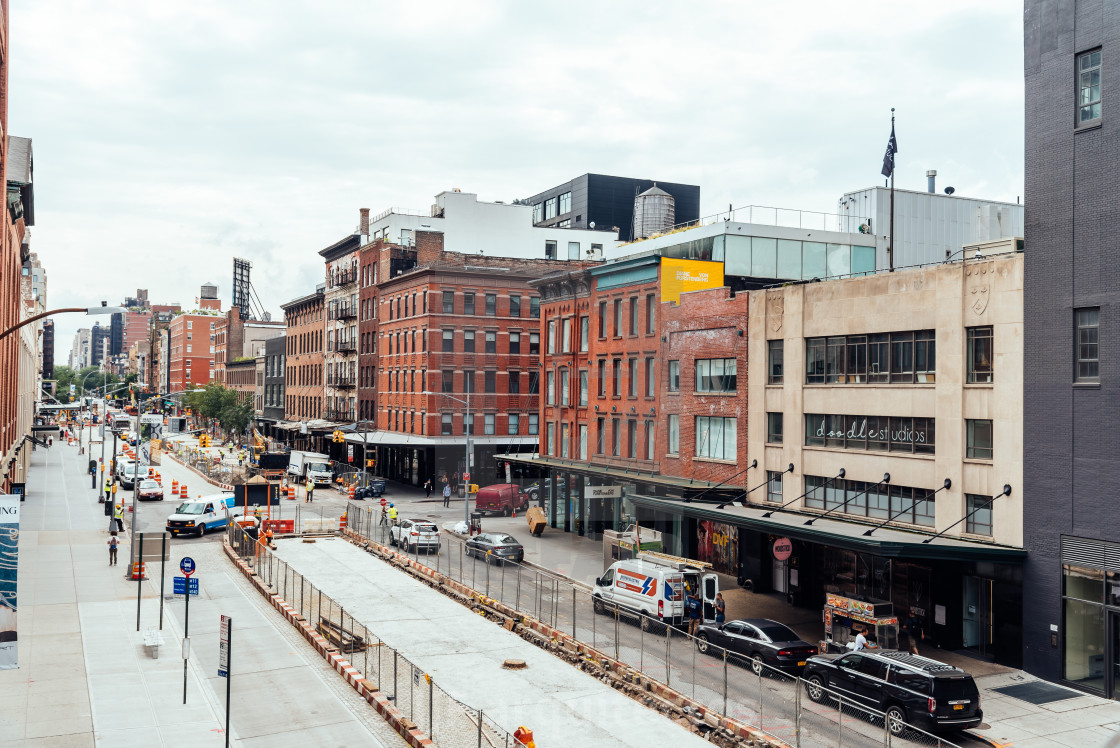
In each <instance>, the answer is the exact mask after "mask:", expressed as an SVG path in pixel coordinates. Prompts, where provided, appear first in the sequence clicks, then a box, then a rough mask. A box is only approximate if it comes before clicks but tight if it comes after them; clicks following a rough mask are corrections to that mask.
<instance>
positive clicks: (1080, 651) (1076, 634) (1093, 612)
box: [1063, 598, 1104, 690]
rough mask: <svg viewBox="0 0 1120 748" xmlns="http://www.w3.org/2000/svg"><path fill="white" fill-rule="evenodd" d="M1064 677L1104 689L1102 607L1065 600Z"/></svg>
mask: <svg viewBox="0 0 1120 748" xmlns="http://www.w3.org/2000/svg"><path fill="white" fill-rule="evenodd" d="M1063 634H1064V638H1065V679H1066V680H1068V681H1072V682H1074V683H1077V684H1078V685H1081V686H1085V687H1087V688H1093V689H1097V690H1104V607H1103V606H1101V605H1093V604H1091V603H1084V602H1081V601H1080V600H1070V599H1068V598H1067V599H1066V600H1065V626H1064V628H1063Z"/></svg>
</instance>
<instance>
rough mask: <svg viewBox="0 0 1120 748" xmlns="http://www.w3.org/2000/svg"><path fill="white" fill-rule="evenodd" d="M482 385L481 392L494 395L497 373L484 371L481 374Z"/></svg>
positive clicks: (496, 388)
mask: <svg viewBox="0 0 1120 748" xmlns="http://www.w3.org/2000/svg"><path fill="white" fill-rule="evenodd" d="M482 384H483V387H484V388H485V389H484V390H483V391H484V392H486V393H487V394H491V395H493V394H496V393H497V392H498V372H496V371H486V372H483V373H482Z"/></svg>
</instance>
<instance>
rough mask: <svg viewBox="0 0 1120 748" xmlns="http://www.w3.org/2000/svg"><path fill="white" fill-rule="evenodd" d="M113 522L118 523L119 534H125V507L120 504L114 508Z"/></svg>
mask: <svg viewBox="0 0 1120 748" xmlns="http://www.w3.org/2000/svg"><path fill="white" fill-rule="evenodd" d="M114 488H116V486H114ZM113 521H114V522H116V523H117V532H124V507H123V506H121V505H120V504H117V505H115V506H114V507H113Z"/></svg>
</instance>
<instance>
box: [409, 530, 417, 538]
mask: <svg viewBox="0 0 1120 748" xmlns="http://www.w3.org/2000/svg"><path fill="white" fill-rule="evenodd" d="M419 534H420V533H418V532H416V531H415V530H413V531H412V532H410V533H409V535H411V536H413V537H417V536H418V535H419Z"/></svg>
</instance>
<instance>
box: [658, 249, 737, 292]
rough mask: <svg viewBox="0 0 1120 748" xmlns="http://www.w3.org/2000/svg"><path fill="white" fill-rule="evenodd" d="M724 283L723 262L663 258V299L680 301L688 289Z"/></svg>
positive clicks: (697, 289) (717, 285) (715, 286)
mask: <svg viewBox="0 0 1120 748" xmlns="http://www.w3.org/2000/svg"><path fill="white" fill-rule="evenodd" d="M722 285H723V263H722V262H708V261H705V260H678V259H675V258H672V257H662V258H661V300H662V301H674V302H679V301H680V300H681V294H682V293H685V292H686V291H699V290H700V289H703V288H719V287H720V286H722Z"/></svg>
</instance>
